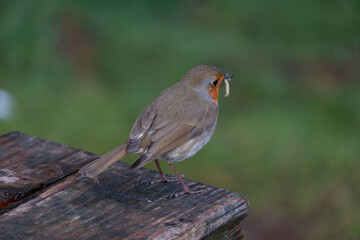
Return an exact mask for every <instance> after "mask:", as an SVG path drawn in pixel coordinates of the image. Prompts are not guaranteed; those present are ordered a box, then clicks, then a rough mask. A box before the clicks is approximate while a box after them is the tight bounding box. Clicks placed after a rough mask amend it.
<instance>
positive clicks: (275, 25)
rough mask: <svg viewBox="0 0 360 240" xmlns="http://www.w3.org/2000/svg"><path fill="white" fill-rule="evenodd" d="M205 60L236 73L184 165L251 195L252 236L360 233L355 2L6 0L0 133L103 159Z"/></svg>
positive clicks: (358, 20)
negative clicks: (204, 139) (206, 137)
mask: <svg viewBox="0 0 360 240" xmlns="http://www.w3.org/2000/svg"><path fill="white" fill-rule="evenodd" d="M199 64H207V65H215V66H217V67H219V68H221V69H222V70H223V71H224V72H228V73H231V74H233V75H234V76H235V77H234V78H233V80H232V81H231V85H230V90H231V92H230V96H229V97H228V98H223V97H222V95H223V94H224V91H223V93H222V94H221V96H220V99H219V105H220V115H219V120H218V124H217V128H216V130H215V133H214V136H213V138H212V140H211V141H210V142H209V143H208V144H207V145H206V146H205V147H204V149H203V150H202V151H200V152H199V153H198V154H197V155H196V156H195V157H192V158H191V159H188V160H187V161H184V162H181V163H179V164H177V168H178V170H179V172H180V173H183V174H185V175H186V176H187V178H189V179H192V180H196V181H200V182H203V183H206V184H211V185H213V186H217V187H221V188H226V189H230V190H232V191H236V192H238V193H240V194H241V195H243V196H245V197H246V198H247V199H248V200H249V201H250V204H251V213H250V215H249V216H248V217H247V218H246V219H245V221H244V222H243V228H244V230H245V233H246V236H247V237H248V239H360V81H359V80H360V79H359V78H360V77H359V76H360V2H359V1H356V0H353V1H352V0H337V1H335V0H331V1H309V0H299V1H281V0H273V1H265V0H255V1H254V0H252V1H250V0H244V1H235V0H234V1H190V0H188V1H151V2H150V1H148V2H145V1H64V0H62V1H60V0H52V1H1V3H0V89H2V90H5V91H6V92H7V93H8V94H10V96H11V97H12V100H13V105H12V108H11V109H12V111H11V112H10V115H9V116H5V115H4V116H3V118H2V119H0V134H5V133H7V132H10V131H13V130H17V131H21V132H24V133H27V134H30V135H36V136H39V137H41V138H45V139H49V140H52V141H56V142H60V143H64V144H67V145H69V146H72V147H76V148H81V149H84V150H87V151H91V152H95V153H98V154H103V153H105V152H107V151H108V150H110V149H112V148H114V147H115V146H117V145H118V144H120V143H122V142H124V141H125V140H126V139H127V137H128V134H129V131H130V129H131V127H132V124H133V122H134V121H135V119H136V117H137V116H138V114H139V113H140V111H141V110H142V109H143V108H144V107H145V106H146V105H147V104H149V103H150V102H151V100H152V99H154V98H155V97H156V96H157V95H158V94H159V93H160V92H161V91H162V90H164V89H166V88H167V87H169V86H171V85H172V84H174V83H176V82H177V81H178V80H179V79H180V78H181V77H182V76H183V75H184V74H185V73H186V72H187V71H188V70H189V69H190V68H191V67H193V66H196V65H199ZM1 104H2V105H4V104H5V101H4V100H3V102H2V103H1V102H0V105H1ZM135 159H136V157H135V156H134V157H128V158H126V159H124V161H125V162H128V163H131V162H133V161H134V160H135ZM165 165H166V164H164V163H163V166H164V167H165ZM147 167H149V168H154V164H149V165H148V166H147ZM166 170H167V172H169V173H170V172H171V171H170V170H169V168H166Z"/></svg>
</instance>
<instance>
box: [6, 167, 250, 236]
mask: <svg viewBox="0 0 360 240" xmlns="http://www.w3.org/2000/svg"><path fill="white" fill-rule="evenodd" d="M140 176H141V179H140V183H139V184H138V181H139V177H140ZM156 176H157V174H156V173H155V172H153V171H150V170H145V169H140V170H138V171H136V172H132V171H129V168H128V165H127V164H125V163H121V162H119V163H116V164H115V166H113V167H111V169H110V170H109V171H107V172H106V173H105V174H103V175H102V177H101V178H100V181H101V184H100V185H97V184H94V183H93V182H92V181H91V180H89V179H81V177H80V176H79V175H78V174H74V175H72V176H69V177H67V178H65V179H63V180H61V181H60V182H58V183H56V184H54V185H52V186H50V187H48V189H46V190H45V191H43V192H42V193H41V194H40V195H39V196H37V197H36V198H34V199H32V200H30V201H28V202H26V203H24V204H22V205H20V206H19V207H17V208H15V209H13V210H11V211H10V212H8V213H5V214H3V215H2V216H1V218H0V238H1V239H3V238H4V239H6V238H9V237H12V236H13V233H14V232H16V236H17V237H20V238H22V237H29V236H32V237H34V238H36V239H56V238H58V239H59V238H60V239H71V238H77V239H200V238H202V237H205V236H207V235H209V234H210V233H212V232H213V231H215V230H216V229H218V228H219V227H221V226H224V225H226V224H227V223H228V222H230V221H231V220H235V219H236V220H237V221H240V219H242V218H243V217H245V216H246V214H247V212H248V205H247V201H246V200H245V199H244V198H242V197H240V196H239V195H238V194H236V193H232V192H229V191H226V190H223V189H218V188H214V187H211V186H206V185H204V187H203V192H202V193H201V194H199V195H185V196H182V197H179V198H169V195H170V194H171V193H172V192H174V191H179V190H181V188H180V186H179V184H176V183H160V184H156V185H147V184H146V182H148V181H149V180H150V179H153V178H154V177H156ZM187 183H188V184H190V185H192V186H194V185H198V183H194V182H189V181H187ZM19 221H20V222H19ZM19 224H20V225H21V226H22V227H21V228H20V229H19Z"/></svg>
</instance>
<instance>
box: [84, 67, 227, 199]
mask: <svg viewBox="0 0 360 240" xmlns="http://www.w3.org/2000/svg"><path fill="white" fill-rule="evenodd" d="M231 78H232V75H229V74H223V72H222V71H221V70H220V69H218V68H216V67H211V66H205V65H200V66H196V67H194V68H192V69H190V71H189V72H188V73H186V74H185V76H184V77H183V78H182V79H181V80H180V81H179V82H178V83H176V84H175V85H173V86H172V87H170V88H168V89H166V90H165V91H163V92H162V93H160V95H159V96H158V97H157V98H155V100H154V101H152V103H150V105H148V106H147V107H146V108H145V109H144V110H143V111H142V112H141V113H140V115H139V116H138V118H137V119H136V121H135V123H134V126H133V128H132V130H131V132H130V136H129V139H128V141H127V142H125V143H124V144H122V145H120V146H118V147H116V148H115V149H113V150H112V151H110V152H108V153H107V154H105V155H103V156H102V157H100V158H98V159H96V160H94V161H93V162H91V163H89V164H87V165H85V166H84V167H82V168H81V169H80V170H79V172H80V173H81V174H82V175H83V176H86V177H89V178H92V179H93V180H94V181H95V182H98V180H97V178H96V176H97V175H99V174H100V173H101V172H103V171H104V170H105V169H106V168H107V167H109V166H110V165H111V164H113V163H114V162H116V161H118V160H119V159H121V158H123V157H125V156H126V155H128V154H132V153H137V154H141V156H140V158H139V159H138V160H137V161H135V163H134V164H132V165H131V169H134V170H136V169H139V168H141V167H142V166H144V165H145V164H147V163H149V162H151V161H152V160H154V161H155V163H156V166H157V168H158V170H159V173H160V177H161V179H159V180H158V181H155V182H173V181H175V180H176V181H180V183H181V185H182V187H183V190H182V191H181V192H179V193H177V194H175V196H176V197H177V196H181V195H183V194H196V193H199V192H200V191H199V190H195V189H189V188H188V187H187V186H186V184H185V183H184V181H183V180H182V178H181V176H180V174H179V173H178V172H177V170H176V169H175V167H174V165H173V164H174V163H177V162H180V161H182V160H184V159H186V158H189V157H191V156H193V155H194V154H195V153H197V152H198V151H199V150H200V149H201V148H202V147H203V146H204V145H205V144H206V143H207V142H208V141H209V140H210V138H211V136H212V134H213V132H214V129H215V126H216V121H217V117H218V113H219V106H218V95H219V91H220V87H221V85H222V84H223V83H224V82H225V84H226V95H225V96H227V95H228V94H229V93H228V91H229V83H228V82H229V81H230V79H231ZM158 159H162V160H165V161H167V163H168V164H169V165H170V167H171V168H172V170H173V171H174V173H175V174H176V177H177V178H176V179H175V178H170V177H166V176H165V175H164V173H163V171H162V170H161V167H160V164H159V161H158Z"/></svg>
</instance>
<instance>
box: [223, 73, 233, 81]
mask: <svg viewBox="0 0 360 240" xmlns="http://www.w3.org/2000/svg"><path fill="white" fill-rule="evenodd" d="M232 77H233V75H231V74H227V73H226V74H225V75H224V80H229V81H230V79H231V78H232Z"/></svg>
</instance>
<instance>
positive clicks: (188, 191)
mask: <svg viewBox="0 0 360 240" xmlns="http://www.w3.org/2000/svg"><path fill="white" fill-rule="evenodd" d="M202 186H203V185H200V186H197V187H195V188H193V189H189V188H188V187H187V186H186V187H185V188H183V190H182V191H181V192H178V193H173V194H171V195H170V198H173V197H181V196H183V195H185V194H199V193H201V192H202V189H201V188H202Z"/></svg>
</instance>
